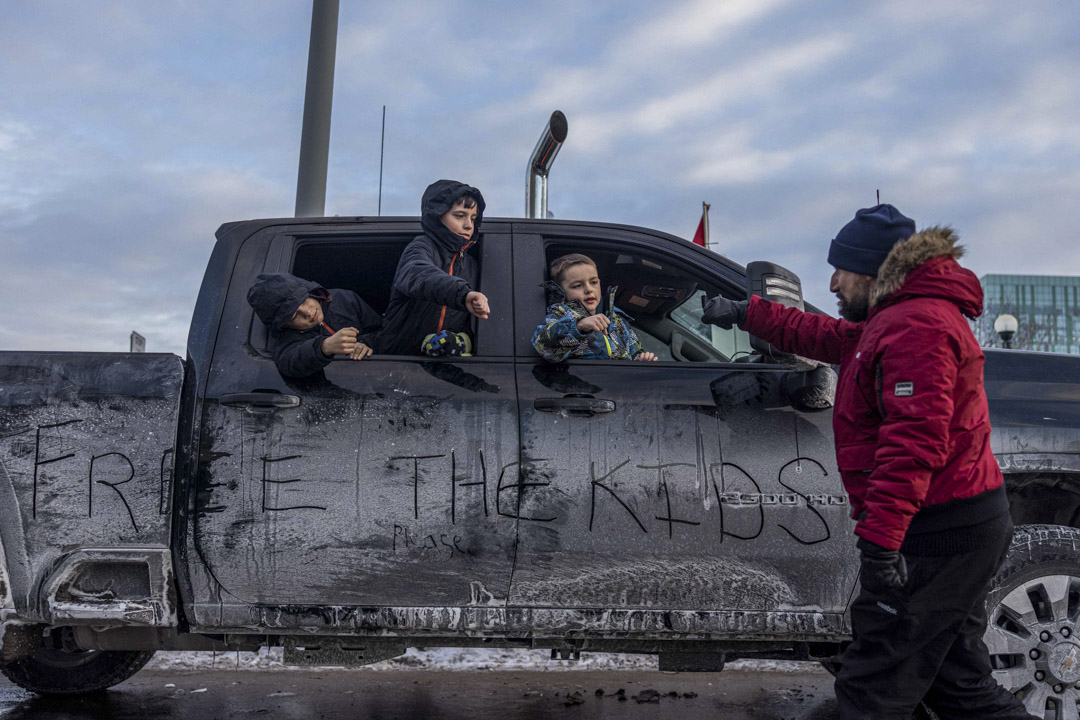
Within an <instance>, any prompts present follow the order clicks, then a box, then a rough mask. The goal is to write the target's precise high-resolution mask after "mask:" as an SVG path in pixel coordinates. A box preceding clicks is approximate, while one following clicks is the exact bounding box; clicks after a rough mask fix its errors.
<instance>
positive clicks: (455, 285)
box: [376, 180, 484, 355]
mask: <svg viewBox="0 0 1080 720" xmlns="http://www.w3.org/2000/svg"><path fill="white" fill-rule="evenodd" d="M466 195H468V196H470V197H472V198H473V199H475V200H476V222H475V223H473V234H472V238H470V239H469V240H468V241H466V240H464V239H463V238H461V237H460V236H458V235H455V234H454V233H452V232H450V229H449V228H447V227H446V226H445V225H443V224H442V220H441V218H442V216H443V215H445V214H446V213H447V212H449V210H450V208H452V207H453V206H454V203H455V202H457V201H458V200H460V199H461V198H463V197H465V196H466ZM483 218H484V196H483V195H481V194H480V191H479V190H477V189H476V188H474V187H469V186H468V185H466V184H464V183H459V182H455V181H454V180H437V181H435V182H433V183H432V184H431V185H429V186H428V188H427V190H425V191H424V198H423V200H421V201H420V225H421V226H422V227H423V228H424V234H423V235H420V236H418V237H416V238H414V239H413V241H412V242H410V243H409V244H408V245H407V246H405V252H403V253H402V254H401V259H400V260H399V261H398V266H397V272H396V273H394V286H393V288H392V289H391V292H390V304H389V305H388V306H387V308H386V314H385V315H384V316H383V329H382V331H381V332H380V333H379V337H378V339H377V340H376V346H377V347H378V349H379V352H380V353H381V354H385V355H420V354H422V353H421V350H420V344H421V343H422V342H423V340H424V338H425V337H426V336H428V335H430V334H431V333H434V332H438V331H439V330H449V331H451V332H464V331H465V330H467V329H468V327H469V312H468V311H467V310H466V309H465V296H466V295H468V294H469V293H470V292H471V291H473V290H475V289H476V282H477V279H478V275H479V267H478V263H477V261H476V258H474V257H473V256H472V255H470V254H469V253H468V252H467V251H468V249H469V248H470V247H471V246H473V245H474V244H475V243H476V241H477V240H478V239H479V238H480V222H481V221H482V220H483ZM444 308H445V314H444Z"/></svg>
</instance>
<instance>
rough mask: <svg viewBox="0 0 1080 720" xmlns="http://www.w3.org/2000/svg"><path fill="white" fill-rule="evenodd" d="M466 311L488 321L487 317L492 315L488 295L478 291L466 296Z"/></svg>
mask: <svg viewBox="0 0 1080 720" xmlns="http://www.w3.org/2000/svg"><path fill="white" fill-rule="evenodd" d="M465 309H466V310H468V311H469V312H470V313H472V314H473V315H475V316H476V317H478V318H480V319H481V320H487V316H488V315H490V314H491V308H490V307H488V299H487V295H484V293H482V292H477V291H476V290H473V291H471V292H470V293H469V294H468V295H466V296H465Z"/></svg>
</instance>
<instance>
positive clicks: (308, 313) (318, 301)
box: [247, 273, 382, 377]
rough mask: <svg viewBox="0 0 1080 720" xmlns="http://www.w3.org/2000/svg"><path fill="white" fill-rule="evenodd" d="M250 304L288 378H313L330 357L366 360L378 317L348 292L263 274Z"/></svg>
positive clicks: (285, 275)
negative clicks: (267, 334)
mask: <svg viewBox="0 0 1080 720" xmlns="http://www.w3.org/2000/svg"><path fill="white" fill-rule="evenodd" d="M247 299H248V303H250V304H251V306H252V307H253V308H255V313H256V314H257V315H258V316H259V319H260V320H262V321H263V322H264V323H266V326H267V327H268V328H269V329H270V352H272V353H273V355H274V364H275V365H277V369H278V372H280V373H281V374H282V375H285V376H287V377H306V376H308V375H314V374H315V373H317V372H319V371H320V370H322V369H323V368H324V367H326V366H327V365H329V364H330V360H331V359H333V356H334V355H348V356H349V358H350V359H352V360H363V359H364V358H366V357H370V356H371V353H372V347H373V346H374V344H375V343H374V338H375V333H376V332H377V331H378V330H379V328H380V327H381V325H382V320H381V319H380V318H379V314H378V313H377V312H375V311H374V310H372V309H371V307H370V306H368V304H367V303H365V302H364V301H363V300H361V299H360V296H359V295H357V294H356V293H354V292H352V291H351V290H329V291H328V290H326V289H325V288H323V287H322V286H321V285H319V284H318V283H316V282H312V281H310V280H304V279H303V278H299V277H296V276H295V275H290V274H289V273H263V274H261V275H259V276H258V277H257V278H255V284H254V285H252V286H251V289H250V290H248V295H247Z"/></svg>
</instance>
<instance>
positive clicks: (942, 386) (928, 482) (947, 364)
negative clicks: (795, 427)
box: [702, 205, 1031, 720]
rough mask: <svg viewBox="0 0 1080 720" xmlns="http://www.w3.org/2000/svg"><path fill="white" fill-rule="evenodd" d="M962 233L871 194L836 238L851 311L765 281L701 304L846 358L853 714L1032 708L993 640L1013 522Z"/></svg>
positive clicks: (882, 718)
mask: <svg viewBox="0 0 1080 720" xmlns="http://www.w3.org/2000/svg"><path fill="white" fill-rule="evenodd" d="M956 240H957V238H956V235H955V234H954V233H953V232H952V230H950V229H948V228H941V227H932V228H929V229H927V230H923V231H922V232H918V233H916V232H915V223H914V222H913V221H912V220H910V219H909V218H907V217H904V215H902V214H901V213H900V212H899V211H898V210H897V209H896V208H894V207H893V206H892V205H878V206H876V207H872V208H866V209H863V210H859V211H858V212H857V213H855V219H854V220H852V221H851V222H849V223H848V224H847V225H845V226H844V227H843V228H841V230H840V232H839V233H837V235H836V238H835V239H834V240H833V241H832V244H831V246H830V248H829V264H830V265H832V266H833V267H834V268H836V271H835V272H834V273H833V276H832V281H831V283H830V286H829V289H830V290H831V291H832V292H834V293H836V295H837V297H838V298H839V307H840V315H841V318H842V319H839V320H838V319H834V318H830V317H826V316H824V315H816V314H812V313H805V312H801V311H799V310H797V309H795V308H787V307H784V306H782V305H779V304H777V303H771V302H769V301H767V300H763V299H762V298H760V297H756V296H755V297H753V298H751V299H750V300H744V301H732V300H727V299H725V298H722V297H719V296H718V297H716V298H713V299H712V300H710V301H709V303H708V305H707V307H706V309H705V314H704V315H703V318H702V319H703V320H704V321H705V322H710V323H713V324H716V325H719V326H721V327H724V328H730V327H731V326H732V325H733V324H737V325H739V327H741V328H743V329H744V330H746V331H748V332H750V333H751V334H752V335H756V336H757V337H759V338H761V339H763V340H767V341H769V342H771V343H772V344H773V345H775V346H776V347H778V348H779V349H781V350H783V351H786V352H792V353H796V354H798V355H803V356H805V357H809V358H813V359H815V360H820V361H822V362H827V363H831V364H839V366H840V370H839V380H838V382H837V388H836V405H835V408H834V411H833V431H834V434H835V438H836V460H837V465H838V466H839V468H840V475H841V477H842V479H843V482H844V488H845V489H846V490H847V492H848V495H849V496H850V499H851V506H852V516H853V517H854V518H855V520H856V521H857V522H856V525H855V534H856V535H857V536H858V537H859V540H858V542H857V544H856V545H857V547H858V549H859V552H860V557H861V572H860V576H859V578H860V583H861V585H862V588H861V592H860V593H859V596H858V597H857V598H856V600H855V601H854V603H853V604H852V606H851V623H852V629H853V635H854V639H853V642H852V643H851V645H850V646H848V648H847V650H846V651H845V653H844V657H843V663H842V667H841V669H840V671H839V673H838V674H837V677H836V695H837V699H838V701H839V704H840V710H841V716H842V717H843V718H844V719H845V720H855V719H856V718H858V719H859V720H893V719H894V718H895V719H896V720H910V718H911V715H912V713H913V712H914V710H915V707H916V706H917V705H918V703H919V701H920V700H923V699H925V700H926V702H927V703H928V704H929V705H930V706H931V707H932V708H934V710H935V711H936V712H938V714H939V715H941V716H942V717H943V718H948V719H949V720H952V719H954V718H955V719H959V718H980V719H981V720H991V719H994V720H997V719H1002V718H1008V719H1010V720H1012V719H1013V718H1025V719H1026V718H1030V717H1031V716H1030V715H1029V714H1028V713H1027V712H1026V711H1025V710H1024V707H1023V705H1022V703H1021V702H1020V701H1019V700H1017V699H1016V698H1015V697H1013V695H1012V694H1011V693H1009V692H1008V691H1006V690H1005V689H1003V688H1002V687H1001V686H1000V685H998V684H997V683H996V682H995V681H994V679H993V678H992V677H991V674H990V673H991V669H990V660H989V655H988V652H987V649H986V646H985V645H984V644H983V641H982V635H983V633H984V631H985V629H986V611H985V603H986V595H987V593H988V592H989V589H990V579H991V577H992V576H993V575H994V573H995V572H996V570H997V568H998V566H999V564H1000V563H1001V560H1002V559H1003V558H1004V554H1005V552H1006V550H1007V549H1008V547H1009V542H1010V540H1011V538H1012V531H1013V527H1012V522H1011V520H1010V518H1009V504H1008V500H1007V498H1006V496H1005V489H1004V485H1003V480H1002V476H1001V471H1000V470H999V469H998V465H997V461H996V460H995V459H994V456H993V454H992V453H991V452H990V419H989V413H988V410H987V405H986V393H985V392H984V390H983V361H984V357H983V353H982V350H981V349H980V347H979V344H978V342H976V340H975V337H974V335H973V333H972V331H971V329H970V327H969V326H968V323H967V320H966V319H965V317H970V318H973V317H976V316H978V315H979V314H980V313H981V312H982V299H983V296H982V288H981V286H980V285H979V281H978V279H977V278H976V277H975V275H974V274H973V273H972V272H970V271H969V270H965V269H964V268H962V267H960V265H959V264H958V263H957V259H958V258H959V257H960V256H961V255H962V254H963V249H962V248H961V247H960V246H959V245H957V244H956Z"/></svg>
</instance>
